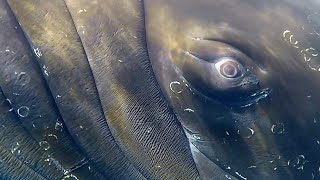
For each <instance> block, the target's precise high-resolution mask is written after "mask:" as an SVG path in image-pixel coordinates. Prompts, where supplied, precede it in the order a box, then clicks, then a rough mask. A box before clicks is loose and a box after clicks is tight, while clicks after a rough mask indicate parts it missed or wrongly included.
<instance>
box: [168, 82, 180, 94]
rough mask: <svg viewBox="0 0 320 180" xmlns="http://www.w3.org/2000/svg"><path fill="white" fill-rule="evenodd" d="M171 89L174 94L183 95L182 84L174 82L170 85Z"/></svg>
mask: <svg viewBox="0 0 320 180" xmlns="http://www.w3.org/2000/svg"><path fill="white" fill-rule="evenodd" d="M169 87H170V90H171V91H172V92H174V93H178V94H180V93H182V91H183V90H182V86H181V83H180V82H178V81H173V82H171V83H170V85H169Z"/></svg>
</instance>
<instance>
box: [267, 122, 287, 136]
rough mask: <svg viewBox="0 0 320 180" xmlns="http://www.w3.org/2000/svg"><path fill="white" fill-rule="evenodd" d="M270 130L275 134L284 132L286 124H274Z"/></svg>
mask: <svg viewBox="0 0 320 180" xmlns="http://www.w3.org/2000/svg"><path fill="white" fill-rule="evenodd" d="M270 130H271V132H272V133H274V134H283V133H284V131H285V129H284V124H283V123H279V124H273V125H272V126H271V129H270Z"/></svg>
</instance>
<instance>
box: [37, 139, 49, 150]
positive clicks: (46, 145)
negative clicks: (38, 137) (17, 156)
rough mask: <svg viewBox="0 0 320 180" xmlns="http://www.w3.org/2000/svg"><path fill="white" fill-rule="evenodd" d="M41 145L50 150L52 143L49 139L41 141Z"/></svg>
mask: <svg viewBox="0 0 320 180" xmlns="http://www.w3.org/2000/svg"><path fill="white" fill-rule="evenodd" d="M39 145H40V146H41V147H42V148H43V149H44V150H45V151H47V150H49V149H50V144H49V143H48V142H47V141H40V142H39Z"/></svg>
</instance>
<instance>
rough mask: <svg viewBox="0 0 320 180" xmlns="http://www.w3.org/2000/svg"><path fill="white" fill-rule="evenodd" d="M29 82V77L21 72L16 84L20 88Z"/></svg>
mask: <svg viewBox="0 0 320 180" xmlns="http://www.w3.org/2000/svg"><path fill="white" fill-rule="evenodd" d="M29 82H30V76H29V75H27V74H26V73H25V72H21V73H20V74H19V75H18V77H17V81H16V83H17V84H20V85H22V86H24V85H26V84H28V83H29Z"/></svg>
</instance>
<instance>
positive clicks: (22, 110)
mask: <svg viewBox="0 0 320 180" xmlns="http://www.w3.org/2000/svg"><path fill="white" fill-rule="evenodd" d="M17 112H18V114H19V116H20V117H23V118H24V117H27V116H28V114H29V108H28V107H27V106H21V107H20V108H19V109H18V111H17Z"/></svg>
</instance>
